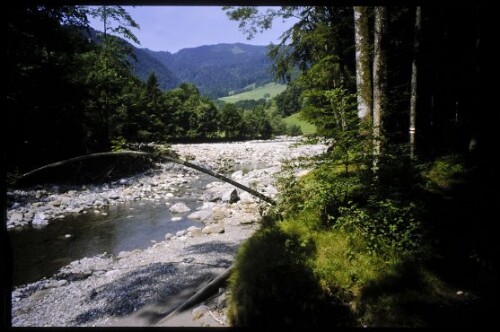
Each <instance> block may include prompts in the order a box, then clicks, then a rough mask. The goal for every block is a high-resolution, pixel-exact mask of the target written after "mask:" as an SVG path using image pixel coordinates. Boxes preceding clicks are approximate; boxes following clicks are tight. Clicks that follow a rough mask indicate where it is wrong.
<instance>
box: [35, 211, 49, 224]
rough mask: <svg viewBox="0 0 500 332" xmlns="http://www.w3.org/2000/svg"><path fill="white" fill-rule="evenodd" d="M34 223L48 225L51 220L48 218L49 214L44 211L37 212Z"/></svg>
mask: <svg viewBox="0 0 500 332" xmlns="http://www.w3.org/2000/svg"><path fill="white" fill-rule="evenodd" d="M32 223H33V225H37V226H45V225H48V224H49V222H48V220H47V216H46V215H45V214H44V213H43V212H37V213H36V214H35V217H34V218H33V222H32Z"/></svg>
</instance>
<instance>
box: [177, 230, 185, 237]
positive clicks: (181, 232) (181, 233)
mask: <svg viewBox="0 0 500 332" xmlns="http://www.w3.org/2000/svg"><path fill="white" fill-rule="evenodd" d="M186 233H187V232H186V230H185V229H183V230H182V231H178V232H177V233H175V236H177V237H181V236H183V235H185V234H186Z"/></svg>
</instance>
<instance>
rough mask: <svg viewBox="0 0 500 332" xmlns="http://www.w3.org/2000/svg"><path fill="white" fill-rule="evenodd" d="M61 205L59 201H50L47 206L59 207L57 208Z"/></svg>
mask: <svg viewBox="0 0 500 332" xmlns="http://www.w3.org/2000/svg"><path fill="white" fill-rule="evenodd" d="M61 203H62V201H61V200H60V199H55V200H53V201H50V202H49V205H50V206H51V207H59V206H61Z"/></svg>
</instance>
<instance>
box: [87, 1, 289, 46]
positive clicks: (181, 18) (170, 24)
mask: <svg viewBox="0 0 500 332" xmlns="http://www.w3.org/2000/svg"><path fill="white" fill-rule="evenodd" d="M123 8H124V9H125V10H126V11H127V12H128V13H129V14H130V16H132V18H133V19H134V20H135V21H136V22H137V23H138V24H139V26H140V27H141V29H140V30H137V29H133V30H132V31H133V32H134V34H135V35H136V37H137V38H138V39H139V41H140V42H141V45H135V46H138V47H142V48H149V49H150V50H153V51H169V52H171V53H176V52H177V51H179V50H180V49H183V48H190V47H197V46H201V45H213V44H219V43H245V44H251V45H269V44H270V43H271V42H272V43H274V44H277V43H278V42H279V37H280V36H281V34H282V33H283V32H284V31H285V30H287V29H288V28H289V27H291V25H292V24H293V23H294V21H292V20H287V21H286V22H285V23H283V22H282V20H281V19H275V20H274V22H273V27H272V29H270V30H267V31H265V32H263V33H258V34H256V35H255V37H254V38H253V39H251V40H247V38H246V36H245V35H244V34H243V32H241V31H240V30H239V28H238V22H235V21H231V20H229V18H228V17H227V15H226V13H225V12H224V11H223V10H222V9H221V7H218V6H210V7H208V6H159V7H153V6H135V7H132V6H123ZM264 8H272V7H264ZM90 21H91V22H90V25H91V26H92V27H93V28H94V29H96V30H102V26H103V24H102V22H99V21H98V20H95V19H91V20H90ZM132 43H133V42H132ZM133 44H134V43H133Z"/></svg>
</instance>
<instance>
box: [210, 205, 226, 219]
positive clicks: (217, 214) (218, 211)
mask: <svg viewBox="0 0 500 332" xmlns="http://www.w3.org/2000/svg"><path fill="white" fill-rule="evenodd" d="M229 214H230V212H229V211H228V210H226V209H224V208H222V207H220V206H214V208H213V209H212V219H213V220H221V219H224V218H226V217H227V216H229Z"/></svg>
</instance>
